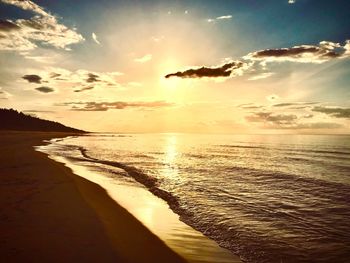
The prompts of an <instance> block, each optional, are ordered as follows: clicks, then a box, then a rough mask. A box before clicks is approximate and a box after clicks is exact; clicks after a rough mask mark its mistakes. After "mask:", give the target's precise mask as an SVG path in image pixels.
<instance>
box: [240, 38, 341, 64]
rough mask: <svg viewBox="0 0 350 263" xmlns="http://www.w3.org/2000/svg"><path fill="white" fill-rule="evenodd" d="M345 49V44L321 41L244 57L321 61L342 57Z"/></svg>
mask: <svg viewBox="0 0 350 263" xmlns="http://www.w3.org/2000/svg"><path fill="white" fill-rule="evenodd" d="M345 50H346V48H345V46H344V47H342V46H341V45H340V44H339V43H333V42H329V41H322V42H320V44H319V45H318V46H314V45H301V46H294V47H291V48H278V49H265V50H260V51H255V52H251V53H249V54H248V55H246V56H245V57H244V58H245V59H248V60H260V61H265V62H274V61H279V62H282V61H291V62H300V63H323V62H326V61H329V60H331V59H336V58H342V57H344V54H345Z"/></svg>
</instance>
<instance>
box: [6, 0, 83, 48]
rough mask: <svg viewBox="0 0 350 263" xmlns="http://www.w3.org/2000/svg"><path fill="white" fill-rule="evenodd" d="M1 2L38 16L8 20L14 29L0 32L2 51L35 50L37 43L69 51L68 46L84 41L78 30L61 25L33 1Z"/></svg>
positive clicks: (14, 0)
mask: <svg viewBox="0 0 350 263" xmlns="http://www.w3.org/2000/svg"><path fill="white" fill-rule="evenodd" d="M0 1H2V2H3V3H5V4H11V5H14V6H17V7H19V8H22V9H24V10H28V11H32V12H34V13H36V14H37V15H35V16H33V17H32V18H30V19H17V20H15V21H11V20H7V21H6V23H7V24H12V28H11V30H3V31H1V32H0V50H15V51H25V50H33V49H35V48H36V47H37V44H36V43H40V44H44V45H51V46H53V47H56V48H64V49H66V50H68V49H69V48H68V47H67V46H69V45H71V44H76V43H79V42H81V41H83V40H84V38H83V37H82V36H81V35H80V34H79V33H77V32H76V28H72V29H70V28H68V27H66V26H65V25H63V24H60V23H59V22H58V20H57V18H56V17H55V16H53V15H51V14H49V13H48V12H46V11H45V10H44V9H43V8H42V7H40V6H38V5H37V4H35V3H33V2H32V1H29V0H23V1H19V0H0Z"/></svg>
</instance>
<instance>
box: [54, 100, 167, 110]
mask: <svg viewBox="0 0 350 263" xmlns="http://www.w3.org/2000/svg"><path fill="white" fill-rule="evenodd" d="M56 106H70V107H71V109H70V110H72V111H107V110H110V109H114V110H122V109H126V108H162V107H170V106H174V104H173V103H169V102H166V101H151V102H148V101H147V102H144V101H141V102H125V101H114V102H94V101H88V102H65V103H59V104H56Z"/></svg>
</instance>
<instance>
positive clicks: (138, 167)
mask: <svg viewBox="0 0 350 263" xmlns="http://www.w3.org/2000/svg"><path fill="white" fill-rule="evenodd" d="M46 151H47V152H49V153H50V154H53V155H57V156H63V157H65V158H69V159H70V160H71V161H73V162H74V161H76V162H79V163H80V164H81V163H83V164H84V163H85V164H86V165H87V166H90V167H91V166H94V167H95V168H96V169H99V170H101V171H103V170H105V171H106V172H107V170H108V173H109V174H113V176H110V177H111V178H112V180H115V181H116V183H118V182H126V181H128V182H131V181H137V182H138V183H140V184H141V185H142V187H144V188H146V189H147V190H148V191H150V192H151V193H152V194H154V195H156V196H158V197H159V198H162V199H163V200H165V201H166V202H167V203H168V205H169V207H170V208H171V209H172V210H173V211H174V212H175V213H177V214H178V215H179V216H180V220H181V221H183V222H185V223H186V224H188V225H190V226H191V227H193V228H194V229H196V230H198V231H200V232H202V233H203V234H204V235H206V236H208V237H209V238H211V239H213V240H215V241H216V242H217V243H218V244H219V245H220V246H221V247H224V248H227V249H228V250H230V251H231V252H233V253H234V254H236V255H239V256H240V257H241V259H242V260H243V261H244V262H269V263H274V262H278V263H281V262H335V263H337V262H339V263H341V262H350V136H330V135H329V136H328V135H327V136H326V135H198V134H130V135H126V134H123V135H120V134H91V135H87V136H79V137H69V138H66V139H63V140H53V141H52V142H51V145H50V147H49V148H46Z"/></svg>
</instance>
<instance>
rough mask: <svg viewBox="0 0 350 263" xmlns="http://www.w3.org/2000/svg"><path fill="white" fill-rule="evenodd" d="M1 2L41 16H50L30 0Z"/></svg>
mask: <svg viewBox="0 0 350 263" xmlns="http://www.w3.org/2000/svg"><path fill="white" fill-rule="evenodd" d="M1 2H3V3H5V4H9V5H14V6H17V7H19V8H22V9H23V10H29V11H32V12H34V13H36V14H39V15H42V16H50V14H49V13H47V12H46V11H45V10H44V9H43V8H42V7H40V6H38V5H37V4H35V3H33V2H32V1H30V0H1Z"/></svg>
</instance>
